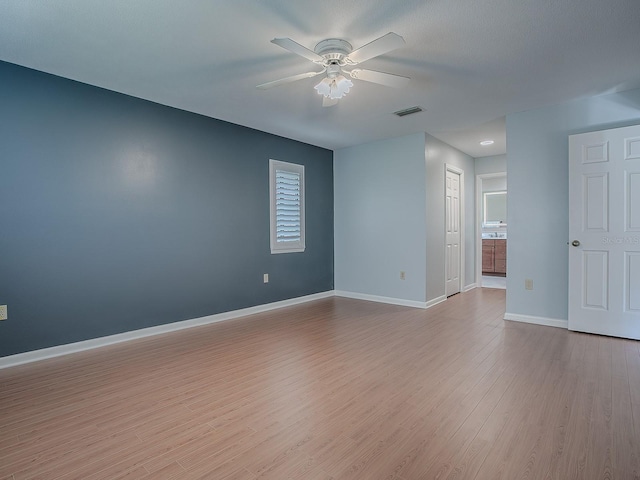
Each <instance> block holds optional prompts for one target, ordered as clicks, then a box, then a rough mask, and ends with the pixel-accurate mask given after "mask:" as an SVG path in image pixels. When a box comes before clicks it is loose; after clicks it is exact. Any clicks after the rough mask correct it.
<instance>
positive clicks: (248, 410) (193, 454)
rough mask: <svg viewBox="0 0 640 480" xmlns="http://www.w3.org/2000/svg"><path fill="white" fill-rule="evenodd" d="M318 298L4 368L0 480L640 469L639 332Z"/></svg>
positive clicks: (460, 299)
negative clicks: (626, 336)
mask: <svg viewBox="0 0 640 480" xmlns="http://www.w3.org/2000/svg"><path fill="white" fill-rule="evenodd" d="M504 297H505V295H504V291H503V290H497V289H480V288H479V289H475V290H472V291H470V292H466V293H463V294H459V295H456V296H454V297H451V298H450V299H448V300H447V301H446V302H443V303H441V304H438V305H436V306H434V307H432V308H430V309H428V310H420V309H412V308H407V307H400V306H393V305H384V304H377V303H372V302H366V301H360V300H353V299H346V298H337V297H336V298H329V299H324V300H319V301H316V302H312V303H308V304H304V305H298V306H295V307H289V308H285V309H281V310H277V311H271V312H267V313H263V314H257V315H253V316H249V317H245V318H243V319H237V320H234V321H229V322H223V323H218V324H213V325H208V326H204V327H198V328H193V329H189V330H184V331H180V332H174V333H171V334H167V335H163V336H157V337H152V338H146V339H140V340H136V341H133V342H129V343H126V344H119V345H112V346H109V347H105V348H101V349H98V350H93V351H88V352H82V353H78V354H74V355H68V356H65V357H59V358H55V359H50V360H46V361H42V362H38V363H33V364H29V365H22V366H17V367H12V368H8V369H5V370H0V479H2V480H34V479H47V480H51V479H60V480H62V479H64V480H71V479H83V480H85V479H91V480H100V479H109V480H113V479H146V480H149V479H155V478H162V479H172V478H175V479H187V480H192V479H193V480H195V479H217V480H257V479H262V480H264V479H277V480H282V479H300V480H303V479H304V480H346V479H353V480H377V479H388V480H392V479H395V480H423V479H444V478H449V479H454V478H455V479H458V480H459V479H470V480H473V479H475V480H483V479H487V478H491V479H504V480H512V479H518V478H527V479H544V480H547V479H558V480H571V479H576V480H578V479H579V480H591V479H593V480H596V479H602V478H607V479H621V480H627V479H640V348H639V342H634V341H630V340H622V339H615V338H607V337H600V336H594V335H587V334H580V333H573V332H568V331H566V330H562V329H558V328H552V327H542V326H535V325H527V324H520V323H515V322H508V321H504V320H502V316H503V314H504V308H505V306H504V305H505V298H504Z"/></svg>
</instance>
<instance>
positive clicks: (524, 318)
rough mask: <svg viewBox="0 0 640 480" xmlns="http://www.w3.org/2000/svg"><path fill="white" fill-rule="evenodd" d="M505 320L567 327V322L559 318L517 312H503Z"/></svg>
mask: <svg viewBox="0 0 640 480" xmlns="http://www.w3.org/2000/svg"><path fill="white" fill-rule="evenodd" d="M503 318H504V319H505V320H511V321H513V322H523V323H533V324H535V325H545V326H547V327H558V328H564V329H568V328H569V322H568V321H567V320H562V319H560V318H548V317H534V316H533V315H520V314H519V313H505V314H504V317H503Z"/></svg>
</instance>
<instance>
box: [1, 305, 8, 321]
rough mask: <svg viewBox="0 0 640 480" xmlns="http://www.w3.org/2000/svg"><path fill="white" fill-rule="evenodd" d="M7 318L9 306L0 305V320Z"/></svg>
mask: <svg viewBox="0 0 640 480" xmlns="http://www.w3.org/2000/svg"><path fill="white" fill-rule="evenodd" d="M6 319H7V306H6V305H0V320H6Z"/></svg>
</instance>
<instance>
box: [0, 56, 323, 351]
mask: <svg viewBox="0 0 640 480" xmlns="http://www.w3.org/2000/svg"><path fill="white" fill-rule="evenodd" d="M0 106H1V107H0V172H2V173H1V176H0V178H1V188H0V304H3V305H4V304H6V305H8V310H9V320H7V321H4V322H0V356H6V355H10V354H15V353H20V352H25V351H29V350H34V349H39V348H44V347H50V346H54V345H60V344H65V343H70V342H75V341H81V340H85V339H90V338H95V337H100V336H105V335H110V334H116V333H120V332H125V331H130V330H135V329H139V328H144V327H150V326H155V325H160V324H165V323H170V322H175V321H180V320H185V319H191V318H197V317H200V316H205V315H210V314H215V313H220V312H224V311H230V310H235V309H239V308H244V307H249V306H254V305H259V304H265V303H269V302H274V301H278V300H283V299H288V298H293V297H298V296H302V295H307V294H312V293H317V292H322V291H328V290H332V289H333V164H332V156H333V155H332V152H331V151H329V150H325V149H321V148H317V147H313V146H310V145H306V144H302V143H299V142H295V141H292V140H288V139H285V138H281V137H276V136H273V135H269V134H266V133H262V132H259V131H255V130H251V129H248V128H244V127H240V126H237V125H232V124H229V123H225V122H221V121H217V120H214V119H211V118H207V117H203V116H199V115H195V114H191V113H187V112H184V111H180V110H176V109H172V108H169V107H165V106H161V105H158V104H154V103H150V102H147V101H143V100H140V99H136V98H132V97H128V96H125V95H120V94H117V93H114V92H110V91H106V90H103V89H99V88H95V87H91V86H88V85H84V84H80V83H77V82H73V81H70V80H66V79H62V78H59V77H54V76H51V75H47V74H43V73H40V72H36V71H33V70H28V69H25V68H22V67H18V66H15V65H10V64H7V63H0ZM270 158H274V159H277V160H282V161H287V162H293V163H301V164H304V165H305V169H306V170H305V175H306V212H307V215H306V222H307V225H306V227H307V233H306V239H307V240H306V244H307V249H306V251H305V252H304V253H296V254H284V255H271V254H270V253H269V202H268V162H269V159H270ZM263 273H269V275H270V283H269V284H266V285H265V284H263V281H262V274H263Z"/></svg>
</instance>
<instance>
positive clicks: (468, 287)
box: [462, 283, 478, 292]
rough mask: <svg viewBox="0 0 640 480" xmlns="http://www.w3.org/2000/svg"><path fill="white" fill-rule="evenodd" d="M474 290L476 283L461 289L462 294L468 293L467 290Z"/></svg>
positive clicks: (476, 286)
mask: <svg viewBox="0 0 640 480" xmlns="http://www.w3.org/2000/svg"><path fill="white" fill-rule="evenodd" d="M474 288H478V284H477V283H472V284H470V285H467V286H466V287H464V288H463V289H462V291H463V292H468V291H469V290H473V289H474Z"/></svg>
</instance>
